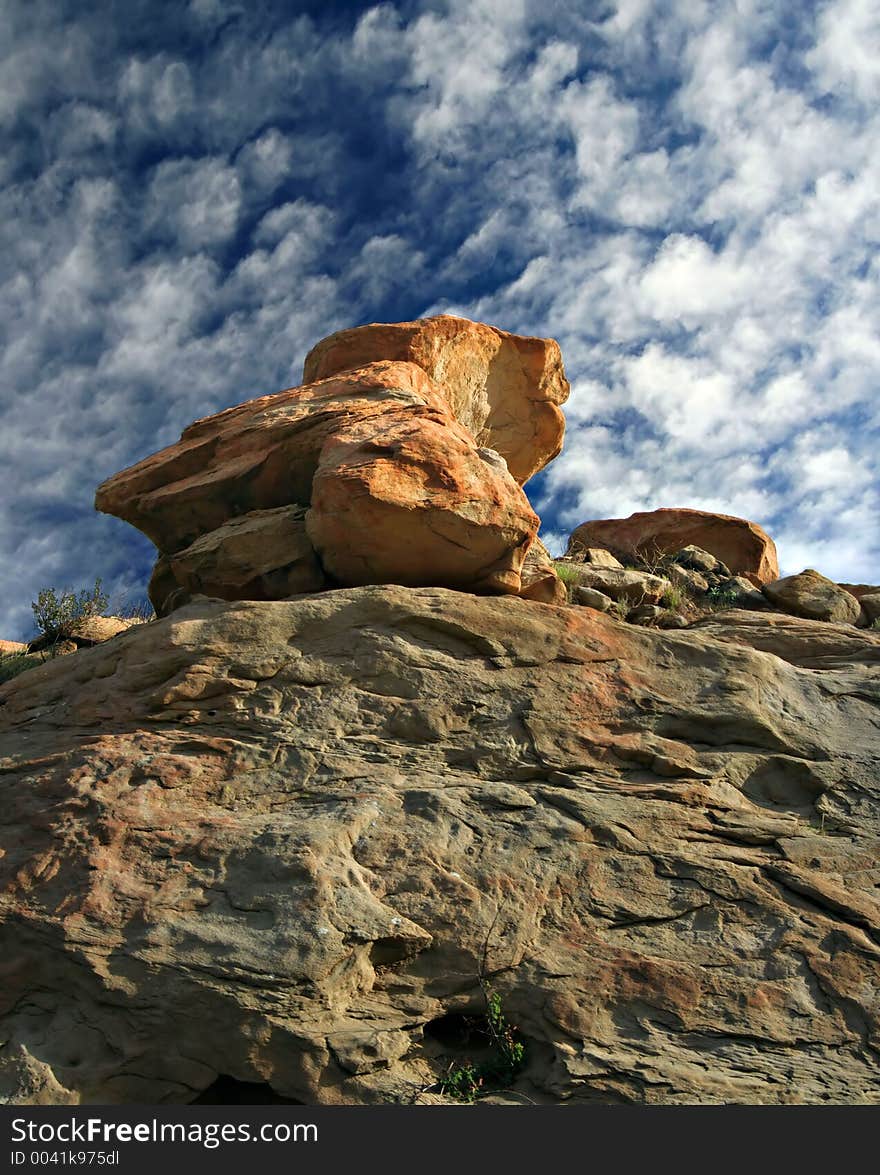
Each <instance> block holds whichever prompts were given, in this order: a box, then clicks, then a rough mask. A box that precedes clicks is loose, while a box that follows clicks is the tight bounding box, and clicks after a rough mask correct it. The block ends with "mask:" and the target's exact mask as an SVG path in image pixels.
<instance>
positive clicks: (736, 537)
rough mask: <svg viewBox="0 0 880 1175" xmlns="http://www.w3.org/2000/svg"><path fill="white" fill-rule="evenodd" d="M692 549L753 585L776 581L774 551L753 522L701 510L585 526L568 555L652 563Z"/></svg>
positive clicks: (655, 513) (573, 539)
mask: <svg viewBox="0 0 880 1175" xmlns="http://www.w3.org/2000/svg"><path fill="white" fill-rule="evenodd" d="M689 546H695V547H699V548H701V549H702V550H704V551H708V552H709V553H710V554H712V555H714V556H715V558H716V559H720V560H722V562H724V563H725V564H726V565H727V567H728V568H729V570H730V571H732V572H733V574H734V575H742V576H745V577H746V578H747V579H748V580H750V581H751V582H752V583H753V584H755V585H756V586H760V585H761V584H762V583H769V582H771V581H772V580H774V579H778V578H779V562H778V560H777V557H776V546H775V545H774V542H773V540H772V539H771V538H770V536H769V535H768V534H767V533H766V532H765V531H763V530H762V529H761V527H760V526H758V525H757V524H756V523H754V522H748V521H747V520H746V519H744V518H734V517H732V516H731V515H729V514H712V513H709V512H707V511H705V510H686V509H662V510H648V511H645V512H642V513H638V514H631V515H630V516H629V518H602V519H594V520H592V521H590V522H584V523H582V524H581V525H580V526H578V527H577V528H576V529H575V530H574V531H572V535H571V538H570V540H569V551H570V552H577V551H579V550H580V549H582V548H590V547H607V548H608V549H609V550H610V551H613V552H614V554H615V555H617V556H618V558H620V557H623V558H627V557H632V556H642V557H643V558H648V559H654V558H658V557H660V556H663V555H673V554H675V553H676V552H678V551H681V550H682V549H683V548H686V547H689Z"/></svg>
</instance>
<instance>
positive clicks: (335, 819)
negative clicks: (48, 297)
mask: <svg viewBox="0 0 880 1175" xmlns="http://www.w3.org/2000/svg"><path fill="white" fill-rule="evenodd" d="M878 668H880V634H878V633H877V632H874V631H871V630H860V629H856V628H854V627H852V626H850V625H837V624H831V623H821V622H816V621H810V620H803V619H797V618H793V617H788V616H782V615H777V614H770V615H764V614H758V613H750V612H724V613H717V614H716V615H714V616H712V617H710V618H708V619H707V620H705V621H703V622H701V623H699V624H696V625H692V626H691V627H690V628H689V629H687V630H683V631H680V632H679V631H675V632H665V631H660V630H655V629H643V628H637V627H633V626H631V625H627V624H625V623H623V622H621V621H620V620H619V619H616V618H614V617H612V616H606V615H602V614H600V613H598V612H596V611H593V610H591V609H587V608H575V607H557V606H553V605H549V604H539V603H534V602H531V601H529V600H524V599H520V598H512V597H500V598H486V597H482V598H481V597H477V596H474V595H470V594H467V593H463V592H456V591H449V590H444V589H441V588H404V587H394V586H378V587H360V588H350V589H345V590H338V591H333V592H325V593H320V594H313V595H304V596H299V597H297V598H294V599H290V600H285V601H268V602H252V601H247V602H238V603H230V602H224V601H217V600H212V601H208V600H197V601H195V602H194V603H192V604H190V605H189V606H187V607H185V608H183V609H181V610H179V611H177V612H175V613H174V614H173V615H171V616H170V617H168V618H166V619H164V620H159V621H157V622H155V623H152V624H149V625H141V626H138V627H135V628H131V629H129V630H128V631H125V632H123V633H121V634H120V635H118V636H116V637H114V638H113V639H112V640H110V641H108V642H107V643H105V644H102V645H99V646H96V647H94V648H91V649H87V650H80V651H79V652H78V653H77V654H76V656H72V657H65V658H61V659H58V660H56V661H53V662H47V663H46V664H45V665H43V666H41V667H39V668H36V669H33V670H30V671H28V672H27V673H25V674H22V675H21V676H20V677H19V678H18V679H16V681H14V682H10V683H9V684H7V685H5V686H2V687H0V738H2V743H0V747H2V758H0V778H2V781H3V791H4V812H5V815H6V818H5V820H4V824H3V829H2V839H3V845H2V847H3V856H2V858H0V892H2V906H0V913H2V923H0V941H2V951H0V959H2V963H0V966H2V969H3V982H2V985H0V999H2V1017H3V1019H2V1025H3V1035H4V1042H5V1047H4V1048H3V1050H2V1052H0V1082H2V1086H0V1088H2V1097H3V1098H4V1099H5V1100H10V1101H14V1102H47V1103H58V1102H80V1101H83V1102H102V1101H103V1102H107V1101H110V1102H113V1101H117V1102H125V1101H140V1102H148V1103H149V1102H154V1103H155V1102H163V1101H170V1102H174V1101H178V1102H186V1101H190V1100H192V1099H193V1098H195V1097H196V1096H198V1095H199V1094H200V1092H201V1091H203V1090H205V1089H207V1088H209V1087H210V1086H211V1085H212V1083H213V1082H214V1081H215V1080H216V1079H217V1077H218V1075H226V1076H230V1077H233V1078H236V1079H238V1080H241V1081H253V1082H263V1083H266V1085H267V1086H268V1087H271V1090H273V1091H274V1092H275V1094H277V1095H281V1096H283V1097H288V1098H293V1099H297V1100H301V1101H306V1102H321V1103H325V1102H326V1103H345V1104H359V1103H372V1102H378V1101H389V1100H390V1101H403V1102H407V1101H412V1100H414V1099H416V1100H419V1101H421V1102H424V1101H432V1100H434V1101H436V1100H443V1095H442V1094H441V1093H440V1092H439V1087H438V1082H439V1081H440V1079H441V1078H442V1076H443V1074H444V1073H448V1072H449V1071H450V1067H452V1066H454V1065H456V1064H459V1063H461V1062H463V1060H464V1059H465V1058H466V1057H467V1055H468V1052H469V1050H470V1049H471V1047H472V1045H471V1044H470V1043H468V1042H467V1041H466V1040H465V1039H464V1037H463V1036H462V1035H461V1034H460V1033H458V1034H457V1029H459V1028H461V1026H462V1025H466V1024H467V1023H468V1021H467V1020H465V1019H462V1017H463V1016H474V1017H478V1016H479V1015H480V1014H481V1012H482V1011H483V1010H484V1006H485V990H486V989H489V988H491V990H492V991H495V992H497V993H498V994H499V996H500V997H501V999H502V1001H503V1007H504V1010H505V1013H506V1015H507V1016H508V1018H509V1020H510V1022H511V1023H512V1024H515V1025H516V1026H517V1030H518V1033H519V1034H520V1039H521V1040H522V1041H523V1042H524V1044H525V1049H526V1052H525V1066H524V1068H523V1069H522V1070H521V1071H520V1072H519V1073H518V1074H517V1075H516V1076H515V1079H514V1080H512V1081H511V1082H510V1083H508V1086H509V1087H508V1088H507V1089H506V1091H504V1092H498V1093H496V1094H495V1098H496V1099H498V1100H509V1101H517V1100H525V1099H530V1100H532V1101H537V1102H544V1101H551V1102H557V1101H562V1100H569V1101H603V1102H648V1103H658V1102H659V1103H681V1102H766V1103H811V1104H815V1103H820V1102H851V1103H852V1102H856V1103H858V1102H865V1103H877V1102H880V1076H878V1072H880V1070H878V1050H880V903H878V900H877V885H878V882H880V872H878V850H880V778H878V773H877V758H878V755H877V749H878V729H880V723H878V703H880V674H878ZM481 979H482V981H483V984H484V985H486V986H485V987H484V986H481Z"/></svg>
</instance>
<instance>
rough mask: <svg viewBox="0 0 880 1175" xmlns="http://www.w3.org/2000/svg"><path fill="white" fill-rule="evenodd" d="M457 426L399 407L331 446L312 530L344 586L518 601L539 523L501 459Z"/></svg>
mask: <svg viewBox="0 0 880 1175" xmlns="http://www.w3.org/2000/svg"><path fill="white" fill-rule="evenodd" d="M494 456H495V455H494V454H492V455H491V456H489V454H488V453H487V451H486V450H480V449H478V448H477V446H476V444H475V443H474V441H473V439H472V438H471V437H470V436H469V434H468V433H467V431H466V430H465V429H463V428H462V427H461V425H459V424H458V423H457V422H456V421H454V420H451V419H447V420H444V419H442V418H439V419H436V418H435V419H432V418H431V416H430V415H428V414H414V413H413V412H411V411H407V410H405V409H402V410H400V411H398V412H396V413H393V412H389V413H387V414H386V415H385V417H384V418H383V429H382V433H381V435H380V436H377V434H376V432H375V429H374V427H373V426H372V422H370V421H365V422H359V423H357V424H355V425H353V426H352V427H350V428H348V429H346V430H344V431H342V432H341V433H340V434H339V435H338V436H337V437H335V438H334V439H333V440H331V441H329V442H328V443H327V444H326V445H325V446H324V449H323V451H322V454H321V461H320V464H319V466H318V470H317V473H316V474H315V479H314V483H313V487H312V504H311V509H310V510H309V512H308V514H307V515H306V531H307V533H308V535H309V537H310V538H311V540H312V543H313V544H314V547H315V550H316V551H317V552H318V555H319V557H320V560H321V563H322V565H323V567H324V569H325V571H326V572H327V573H328V574H329V575H331V576H332V577H333V578H334V579H336V580H337V581H339V582H340V583H344V584H346V585H349V586H360V585H363V584H370V583H398V584H405V585H409V586H411V587H418V586H422V585H427V584H429V585H432V586H438V587H453V588H461V589H466V590H476V591H490V592H499V593H503V594H512V595H516V594H518V592H519V591H520V587H521V582H520V569H521V567H522V563H523V559H524V558H525V555H526V551H527V550H528V548H529V545H530V543H531V542H532V540H533V539H534V537H535V535H536V534H537V531H538V525H539V519H538V517H537V515H536V514H535V513H534V511H533V510H532V509H531V507H530V506H529V503H528V499H527V498H526V496H525V494H524V493H523V491H522V489H521V488H520V487H519V486H518V485H517V483H516V482H515V481H514V480H513V478H512V477H511V476H510V474H509V473H508V471H507V468H506V466H505V465H504V462H503V461H500V460H497V459H495V460H493V459H492V458H493V457H494Z"/></svg>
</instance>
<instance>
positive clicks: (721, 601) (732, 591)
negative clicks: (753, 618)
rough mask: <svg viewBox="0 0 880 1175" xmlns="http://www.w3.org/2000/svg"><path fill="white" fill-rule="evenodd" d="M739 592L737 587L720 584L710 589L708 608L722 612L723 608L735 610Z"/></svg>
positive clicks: (707, 598) (707, 596)
mask: <svg viewBox="0 0 880 1175" xmlns="http://www.w3.org/2000/svg"><path fill="white" fill-rule="evenodd" d="M739 595H740V594H739V591H738V589H737V588H735V587H728V586H727V585H726V584H718V585H717V586H715V587H710V588H709V590H708V591H707V592H706V596H705V600H706V604H707V606H708V607H710V608H712V609H713V610H720V609H722V608H733V607H734V606H735V605H736V603H737V602H738V600H739Z"/></svg>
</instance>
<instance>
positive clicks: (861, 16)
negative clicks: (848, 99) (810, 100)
mask: <svg viewBox="0 0 880 1175" xmlns="http://www.w3.org/2000/svg"><path fill="white" fill-rule="evenodd" d="M806 63H807V65H808V66H809V67H810V68H811V69H812V70H814V71H815V74H816V80H817V82H818V85H819V87H820V88H824V89H826V90H830V91H832V92H834V93H837V94H841V95H843V96H847V95H852V96H854V97H855V98H856V99H858V100H859V101H860V102H864V103H865V104H866V105H867V104H868V103H872V102H873V103H876V102H877V100H878V98H880V14H878V11H877V5H876V4H875V3H874V2H873V0H838V2H837V3H834V2H833V0H832V2H831V3H826V4H825V6H824V7H823V9H822V12H821V15H820V17H819V22H818V37H817V41H816V46H815V48H814V49H813V50H812V51H811V52H810V53H808V54H807V55H806Z"/></svg>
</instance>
